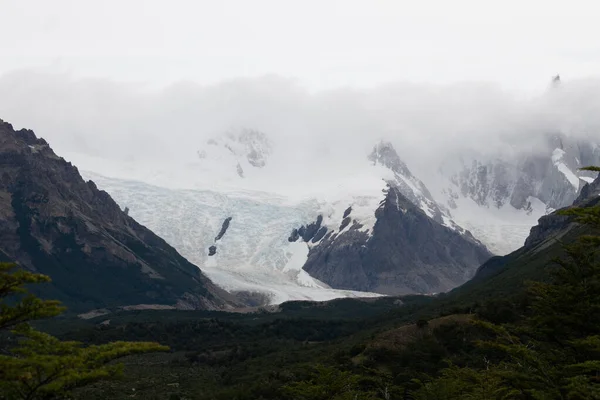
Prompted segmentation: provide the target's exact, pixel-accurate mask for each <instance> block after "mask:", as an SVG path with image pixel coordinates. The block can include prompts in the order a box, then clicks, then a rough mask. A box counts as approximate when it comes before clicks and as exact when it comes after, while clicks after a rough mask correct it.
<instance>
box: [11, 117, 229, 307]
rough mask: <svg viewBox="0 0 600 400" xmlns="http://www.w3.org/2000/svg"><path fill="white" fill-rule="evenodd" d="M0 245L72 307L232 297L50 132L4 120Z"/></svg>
mask: <svg viewBox="0 0 600 400" xmlns="http://www.w3.org/2000/svg"><path fill="white" fill-rule="evenodd" d="M0 252H1V253H2V254H3V255H4V256H5V257H4V258H5V259H8V260H13V261H16V262H18V263H19V264H20V265H21V266H23V267H25V268H28V269H30V270H34V271H39V272H41V273H44V274H47V275H49V276H50V277H51V278H52V284H51V285H47V286H46V287H45V288H42V289H40V290H42V293H41V294H44V295H47V296H50V297H53V298H57V299H59V300H62V301H63V302H65V303H66V305H68V306H69V307H70V309H72V310H77V311H79V310H86V309H94V308H100V307H116V306H131V305H134V306H135V305H140V304H153V305H156V304H159V305H163V306H164V305H167V306H172V307H176V308H183V309H217V308H224V307H225V308H226V307H228V306H229V305H230V302H232V301H233V300H232V298H231V297H230V296H229V294H228V293H226V292H225V291H223V290H221V289H219V288H218V287H216V286H215V285H213V284H212V282H210V280H209V279H208V278H206V277H205V276H204V275H203V274H202V273H201V272H200V270H199V269H198V268H197V267H196V266H194V265H193V264H191V263H189V262H188V261H187V260H186V259H185V258H183V257H182V256H180V255H179V254H178V253H177V251H175V249H173V248H172V247H171V246H169V245H168V244H167V243H166V242H165V241H164V240H162V239H161V238H159V237H158V236H156V235H155V234H154V233H152V232H151V231H150V230H148V229H147V228H145V227H144V226H142V225H140V224H138V223H137V222H136V221H135V220H134V219H133V218H131V217H129V216H128V215H127V214H126V213H124V212H123V211H122V210H121V209H120V208H119V206H118V205H117V204H116V203H115V202H114V201H113V200H112V198H111V197H110V196H109V195H108V194H107V193H106V192H104V191H101V190H98V188H97V187H96V185H95V184H94V183H93V182H92V181H88V182H85V181H84V180H83V179H82V178H81V176H80V175H79V172H78V170H77V168H75V167H74V166H73V165H71V163H68V162H66V161H65V160H64V159H62V158H61V157H58V156H57V155H56V154H54V152H53V151H52V149H51V148H50V147H49V145H48V143H46V141H44V139H38V138H36V136H35V134H34V133H33V132H32V131H29V130H20V131H15V130H14V129H13V128H12V126H11V125H10V124H8V123H6V122H3V121H1V120H0Z"/></svg>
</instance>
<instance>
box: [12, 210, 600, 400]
mask: <svg viewBox="0 0 600 400" xmlns="http://www.w3.org/2000/svg"><path fill="white" fill-rule="evenodd" d="M562 213H563V214H564V215H565V216H568V217H569V218H572V219H573V220H576V221H577V222H578V224H579V225H578V226H577V228H576V229H574V230H572V231H571V232H570V233H569V235H566V236H564V237H563V238H562V239H561V240H560V241H557V242H556V243H555V244H554V245H553V246H551V247H549V248H546V249H544V250H543V251H538V252H533V253H532V252H528V253H524V252H523V251H517V252H515V253H514V254H512V255H510V256H508V257H507V258H504V259H502V260H499V259H498V260H492V261H491V263H492V264H490V265H492V266H493V267H494V268H493V272H491V273H489V274H488V275H489V276H485V277H483V278H480V279H479V280H474V281H471V282H470V283H468V284H466V285H464V286H463V287H460V288H458V289H456V290H454V291H452V292H450V293H446V294H443V295H439V296H404V297H383V298H378V299H363V300H360V299H359V300H357V299H340V300H334V301H330V302H325V303H315V302H289V303H284V304H283V305H282V306H281V310H280V311H279V312H267V311H265V312H255V313H245V314H244V313H225V312H216V311H213V312H211V311H174V310H162V311H152V310H147V311H129V312H118V313H112V314H110V315H105V316H99V317H96V318H92V319H88V320H83V319H80V318H77V317H75V316H73V315H71V314H69V313H68V312H65V310H64V309H63V308H62V307H61V305H60V304H59V303H58V302H56V301H52V300H41V299H39V298H37V297H35V296H33V295H31V294H27V287H31V285H44V284H45V282H47V281H48V280H49V278H48V277H46V276H43V275H39V274H34V273H31V272H26V271H23V270H19V269H18V268H15V266H14V265H12V264H2V265H1V267H0V299H1V302H0V307H1V308H0V312H1V315H0V330H1V332H2V335H1V336H0V340H1V342H0V350H1V353H0V399H3V400H8V399H11V400H12V399H86V400H95V399H132V398H138V399H170V400H176V399H223V400H225V399H227V400H232V399H239V400H242V399H248V400H251V399H252V400H255V399H286V400H321V399H323V400H326V399H327V400H342V399H348V400H354V399H357V400H358V399H364V400H366V399H404V400H406V399H415V400H416V399H419V400H446V399H447V400H450V399H477V400H479V399H481V400H486V399H490V400H491V399H494V400H501V399H532V400H533V399H535V400H546V399H548V400H550V399H569V400H583V399H600V259H599V257H598V250H599V249H600V236H597V235H596V234H595V232H597V231H598V230H599V229H600V205H594V206H590V207H585V208H570V209H568V210H566V211H563V212H562ZM67 311H68V310H67Z"/></svg>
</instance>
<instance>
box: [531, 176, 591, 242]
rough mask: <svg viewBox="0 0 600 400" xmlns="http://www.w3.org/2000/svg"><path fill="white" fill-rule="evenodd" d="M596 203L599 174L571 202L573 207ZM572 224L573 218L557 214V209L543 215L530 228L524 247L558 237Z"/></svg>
mask: <svg viewBox="0 0 600 400" xmlns="http://www.w3.org/2000/svg"><path fill="white" fill-rule="evenodd" d="M598 203H600V176H599V177H597V178H596V179H595V180H594V181H593V182H592V183H587V184H585V186H584V187H583V188H582V189H581V192H580V193H579V196H577V198H576V199H575V201H574V202H573V207H591V206H594V205H596V204H598ZM567 208H568V207H567ZM573 226H575V223H574V222H573V218H572V217H569V216H564V215H559V214H558V211H555V212H553V213H551V214H548V215H544V216H543V217H541V218H540V219H539V220H538V224H537V225H536V226H534V227H533V228H531V231H530V233H529V236H528V237H527V240H526V241H525V247H532V246H536V245H538V244H540V243H541V242H543V241H545V240H548V239H550V238H554V239H559V238H560V237H561V236H562V235H564V234H565V233H566V232H568V230H569V229H571V228H572V227H573Z"/></svg>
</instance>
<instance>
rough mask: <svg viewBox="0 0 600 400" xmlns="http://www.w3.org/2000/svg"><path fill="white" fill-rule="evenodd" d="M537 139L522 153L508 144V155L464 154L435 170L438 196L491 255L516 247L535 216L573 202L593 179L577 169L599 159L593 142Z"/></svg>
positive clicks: (558, 136)
mask: <svg viewBox="0 0 600 400" xmlns="http://www.w3.org/2000/svg"><path fill="white" fill-rule="evenodd" d="M537 142H539V143H537ZM537 142H536V147H535V148H531V149H529V150H528V151H524V150H523V149H522V148H521V147H522V146H521V147H519V145H518V144H517V143H512V145H511V146H512V147H511V148H513V150H512V151H511V152H509V154H500V153H498V154H496V153H493V152H492V153H491V154H487V155H484V154H481V153H473V152H464V153H463V154H461V155H460V156H459V157H456V158H453V159H451V160H447V161H446V162H445V163H443V165H442V167H441V168H440V171H441V174H442V175H444V177H445V178H446V180H445V183H444V184H443V185H441V189H440V190H439V192H440V196H439V198H440V200H441V201H442V203H443V204H444V205H446V206H447V207H448V208H449V209H450V211H451V212H452V215H453V216H454V218H455V221H456V222H457V223H459V224H460V225H461V226H464V227H465V228H467V229H469V230H470V231H471V232H472V233H473V234H474V235H475V236H476V237H477V238H478V239H480V240H481V241H482V242H484V243H485V244H486V245H487V246H488V248H490V250H492V252H493V253H495V254H500V255H503V254H507V253H510V252H512V251H514V250H516V249H518V248H519V247H521V246H522V245H523V243H524V241H525V239H526V237H527V234H528V233H529V229H530V227H531V226H533V225H535V223H536V221H537V219H538V218H540V217H541V216H542V215H545V214H547V213H549V212H552V211H553V210H555V209H559V208H562V207H566V206H569V205H570V204H571V203H573V201H574V200H575V198H576V197H577V195H578V194H579V192H580V190H581V189H582V187H583V186H584V185H585V184H586V183H589V182H591V181H592V180H593V177H592V174H590V173H589V172H586V171H579V170H578V169H579V168H581V167H584V166H588V165H597V164H599V163H600V147H599V146H598V144H597V143H595V142H594V141H591V140H581V139H575V138H572V137H570V136H567V135H565V134H546V135H542V137H541V139H540V140H538V141H537Z"/></svg>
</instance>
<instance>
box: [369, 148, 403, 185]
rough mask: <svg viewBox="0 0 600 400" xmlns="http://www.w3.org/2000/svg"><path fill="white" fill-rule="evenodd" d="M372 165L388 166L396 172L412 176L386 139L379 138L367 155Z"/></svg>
mask: <svg viewBox="0 0 600 400" xmlns="http://www.w3.org/2000/svg"><path fill="white" fill-rule="evenodd" d="M367 158H368V159H369V161H371V162H373V164H374V165H377V164H380V165H383V166H384V167H386V168H389V169H390V170H392V171H393V172H395V173H397V174H401V175H404V176H406V177H412V173H411V172H410V170H409V169H408V167H407V166H406V164H405V163H404V162H403V161H402V159H400V156H399V155H398V153H397V152H396V149H395V148H394V145H393V144H392V143H391V142H388V141H386V140H380V141H379V142H378V143H376V144H375V146H373V150H372V151H371V153H370V154H369V156H368V157H367Z"/></svg>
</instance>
